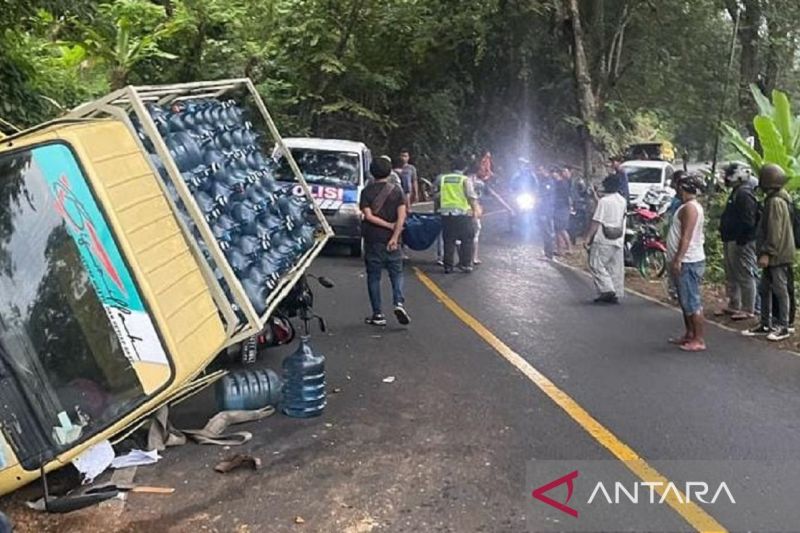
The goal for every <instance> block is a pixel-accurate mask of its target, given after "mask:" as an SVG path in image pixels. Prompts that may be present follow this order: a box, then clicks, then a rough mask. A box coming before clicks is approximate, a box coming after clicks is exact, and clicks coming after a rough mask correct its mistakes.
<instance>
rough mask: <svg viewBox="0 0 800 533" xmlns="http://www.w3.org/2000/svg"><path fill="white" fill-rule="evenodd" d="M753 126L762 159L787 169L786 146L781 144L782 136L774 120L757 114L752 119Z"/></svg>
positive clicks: (787, 156)
mask: <svg viewBox="0 0 800 533" xmlns="http://www.w3.org/2000/svg"><path fill="white" fill-rule="evenodd" d="M753 126H755V129H756V134H757V135H758V140H759V142H760V143H761V149H762V151H763V152H764V161H766V162H768V163H775V164H776V165H778V166H780V167H781V168H783V169H785V170H788V166H789V154H788V153H787V147H786V146H784V144H783V138H782V137H781V134H780V132H779V131H778V127H777V126H776V125H775V121H774V120H772V118H770V117H765V116H763V115H759V116H757V117H756V118H755V119H753Z"/></svg>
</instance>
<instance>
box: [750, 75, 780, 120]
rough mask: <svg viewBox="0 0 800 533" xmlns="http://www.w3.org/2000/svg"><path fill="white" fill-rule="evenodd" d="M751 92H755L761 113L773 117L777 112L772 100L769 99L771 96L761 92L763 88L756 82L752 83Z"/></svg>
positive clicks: (754, 96) (754, 95)
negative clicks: (768, 96)
mask: <svg viewBox="0 0 800 533" xmlns="http://www.w3.org/2000/svg"><path fill="white" fill-rule="evenodd" d="M750 92H751V93H753V98H754V99H755V101H756V104H757V105H758V111H759V113H760V114H762V115H764V116H766V117H771V116H772V115H773V113H774V112H775V107H773V105H772V102H770V101H769V98H767V97H766V96H764V93H762V92H761V89H759V88H758V85H756V84H755V83H751V84H750Z"/></svg>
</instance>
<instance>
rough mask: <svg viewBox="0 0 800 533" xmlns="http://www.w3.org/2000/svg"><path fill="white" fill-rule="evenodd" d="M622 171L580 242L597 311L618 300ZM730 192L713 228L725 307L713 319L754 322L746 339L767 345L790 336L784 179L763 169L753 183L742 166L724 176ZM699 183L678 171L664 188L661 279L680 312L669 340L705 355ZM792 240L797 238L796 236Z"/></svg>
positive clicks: (793, 221)
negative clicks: (669, 200)
mask: <svg viewBox="0 0 800 533" xmlns="http://www.w3.org/2000/svg"><path fill="white" fill-rule="evenodd" d="M623 182H624V171H622V170H621V169H619V167H617V171H616V172H614V173H612V174H611V175H610V176H609V177H607V178H606V179H605V181H604V182H603V186H602V189H601V191H600V198H599V201H598V203H597V208H596V210H595V213H594V216H593V217H592V224H591V227H590V230H589V232H588V234H587V246H588V248H589V265H590V270H591V272H592V275H593V277H594V281H595V285H596V287H597V291H598V293H599V295H598V297H597V299H596V300H595V301H596V302H598V303H612V304H613V303H618V302H619V301H620V299H621V298H622V297H623V295H624V273H623V272H624V267H623V265H624V259H623V247H624V233H625V222H626V216H625V213H626V211H627V208H628V198H627V196H626V193H625V188H624V186H623ZM724 182H725V185H726V187H727V188H728V189H729V190H730V192H729V195H728V198H727V202H726V205H725V208H724V211H723V213H722V216H721V220H720V228H719V231H720V237H721V240H722V242H723V247H724V268H725V276H726V281H727V283H726V288H727V297H728V305H727V307H726V308H724V309H722V310H720V311H718V314H719V315H728V316H730V318H731V319H732V320H735V321H746V320H755V319H758V323H757V324H756V325H754V326H753V327H751V328H750V329H747V330H745V331H744V332H743V333H744V334H745V335H748V336H764V337H766V338H767V339H768V340H770V341H782V340H785V339H787V338H788V337H789V336H790V335H791V334H792V333H793V331H794V327H793V325H794V314H795V298H794V272H793V266H794V260H795V250H796V247H797V246H796V237H795V230H796V227H797V222H798V221H800V219H798V217H797V213H796V211H795V205H794V203H793V200H792V198H791V196H790V195H789V193H788V192H787V191H786V189H785V186H786V183H787V176H786V173H785V172H784V171H783V170H782V169H781V168H780V167H779V166H777V165H765V166H764V167H762V168H761V169H760V171H759V173H758V176H757V177H756V176H754V175H753V173H752V171H751V169H750V168H749V167H748V166H746V165H744V164H742V163H733V164H731V165H729V166H728V167H726V168H725V171H724ZM705 185H706V183H705V180H704V179H703V178H702V177H701V176H699V175H697V174H691V173H687V172H684V171H678V172H676V173H675V175H674V176H673V178H672V183H671V186H672V188H673V189H674V190H675V191H676V196H675V200H674V202H673V205H672V206H671V208H670V210H669V211H668V224H669V230H668V234H667V243H666V247H667V251H666V256H667V261H668V265H669V268H668V272H667V276H668V279H669V282H670V286H671V288H672V290H673V291H674V292H675V295H676V296H677V298H678V302H679V303H680V307H681V309H682V310H683V316H684V324H685V328H686V329H685V332H684V334H683V335H681V336H679V337H677V338H674V339H671V342H673V343H674V344H676V345H678V346H679V347H680V348H681V349H682V350H684V351H690V352H699V351H704V350H705V349H706V343H705V337H704V315H703V298H702V291H701V286H702V282H703V277H704V273H705V268H706V253H705V224H706V218H705V210H704V208H703V205H702V203H700V202H699V201H698V195H699V194H701V193H702V192H703V190H704V189H705ZM799 236H800V235H799Z"/></svg>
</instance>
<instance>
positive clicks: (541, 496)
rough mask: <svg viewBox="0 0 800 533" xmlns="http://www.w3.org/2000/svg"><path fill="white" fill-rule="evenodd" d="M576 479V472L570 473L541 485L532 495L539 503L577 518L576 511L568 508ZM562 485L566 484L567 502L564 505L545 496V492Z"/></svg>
mask: <svg viewBox="0 0 800 533" xmlns="http://www.w3.org/2000/svg"><path fill="white" fill-rule="evenodd" d="M577 477H578V471H577V470H575V471H574V472H570V473H569V474H567V475H566V476H564V477H560V478H558V479H555V480H553V481H551V482H550V483H548V484H546V485H542V486H541V487H539V488H538V489H534V491H533V493H532V495H533V497H534V498H536V499H537V500H539V501H540V502H543V503H546V504H547V505H549V506H550V507H555V508H556V509H558V510H559V511H561V512H562V513H566V514H568V515H570V516H574V517H575V518H578V511H576V510H575V509H573V508H572V507H570V506H568V505H567V504H568V503H569V500H570V499H571V498H572V491H573V490H574V489H575V486H574V485H573V481H574V480H575V479H576V478H577ZM564 483H566V484H567V500H566V501H565V502H564V503H561V502H557V501H555V500H554V499H552V498H550V497H548V496H545V493H546V492H549V491H551V490H553V489H554V488H556V487H558V486H559V485H563V484H564Z"/></svg>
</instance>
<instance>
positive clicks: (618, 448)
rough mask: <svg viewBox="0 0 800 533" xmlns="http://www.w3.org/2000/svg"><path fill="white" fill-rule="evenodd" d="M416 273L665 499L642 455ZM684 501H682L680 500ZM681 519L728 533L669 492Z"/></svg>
mask: <svg viewBox="0 0 800 533" xmlns="http://www.w3.org/2000/svg"><path fill="white" fill-rule="evenodd" d="M414 273H415V274H416V275H417V278H419V280H420V281H421V282H422V284H423V285H425V287H427V288H428V290H430V291H431V292H432V293H433V295H434V296H436V298H438V299H439V300H440V301H441V302H442V304H443V305H444V306H445V307H447V309H449V310H450V311H451V312H452V313H453V314H454V315H456V316H457V317H458V318H459V319H460V320H461V321H462V322H464V323H465V324H466V325H467V326H469V327H470V329H472V330H473V331H474V332H475V333H477V334H478V336H480V337H481V338H482V339H483V340H484V341H486V343H487V344H489V345H490V346H491V347H492V348H494V349H495V350H496V351H497V353H499V354H500V355H501V356H503V358H505V359H506V360H507V361H508V362H509V363H511V364H512V365H514V366H515V367H516V368H517V370H519V371H520V372H522V373H523V374H525V376H526V377H527V378H528V379H530V380H531V381H532V382H533V383H534V385H536V386H537V387H538V388H539V389H541V391H542V392H544V393H545V394H546V395H547V396H548V397H550V399H551V400H553V401H554V402H555V403H556V405H558V406H559V407H560V408H561V409H563V410H564V411H565V412H566V413H567V414H568V415H569V416H570V417H572V419H573V420H575V422H577V423H578V425H580V426H581V427H582V428H583V429H584V430H585V431H586V432H587V433H589V435H590V436H591V437H592V438H593V439H594V440H596V441H597V442H598V443H599V444H601V445H602V446H604V447H605V448H606V449H607V450H608V451H610V452H611V453H612V455H614V457H616V458H617V459H619V460H620V461H622V463H623V464H624V465H625V466H626V467H627V468H628V469H629V470H630V471H631V472H633V473H634V474H635V475H636V476H637V477H638V478H639V479H641V480H642V481H644V482H653V483H661V485H658V486H659V487H660V488H658V489H656V490H657V492H658V493H659V494H660V495H661V496H662V497H663V496H664V492H665V489H666V486H667V485H668V483H669V480H668V479H667V478H666V477H665V476H663V475H662V474H660V473H659V472H658V471H657V470H656V469H655V468H653V467H652V466H650V465H649V464H648V463H647V462H646V461H645V460H644V459H642V458H641V457H640V456H639V454H637V453H636V452H635V451H634V450H633V449H632V448H631V447H630V446H628V445H627V444H625V443H624V442H622V441H621V440H620V439H619V438H617V436H616V435H614V434H613V433H611V431H610V430H609V429H607V428H606V427H605V426H603V425H602V424H601V423H600V422H598V421H597V420H596V419H595V418H594V417H593V416H592V415H590V414H589V413H588V411H586V409H584V408H583V407H581V406H580V404H578V402H576V401H575V400H573V399H572V398H571V397H570V396H569V395H568V394H567V393H566V392H564V391H562V390H561V389H559V388H558V387H557V386H556V385H555V383H553V382H552V381H550V380H549V379H548V378H547V377H546V376H544V374H542V373H541V372H539V371H538V370H536V369H535V368H534V367H533V366H532V365H531V364H530V363H529V362H528V361H526V360H525V359H523V358H522V356H520V355H519V354H518V353H516V352H515V351H514V350H512V349H511V348H509V347H508V346H507V345H506V344H505V343H504V342H503V341H501V340H500V339H499V338H497V336H496V335H495V334H494V333H492V332H491V331H489V329H488V328H486V326H484V325H483V324H481V323H480V322H478V320H477V319H475V318H474V317H473V316H472V315H470V314H469V313H467V311H465V310H464V308H462V307H461V306H460V305H458V304H457V303H456V302H455V301H454V300H453V299H452V298H450V297H449V296H448V295H447V294H446V293H445V292H444V291H443V290H442V289H440V288H439V286H438V285H436V283H434V281H433V280H432V279H431V278H429V277H428V276H427V275H426V274H425V273H424V272H422V270H420V269H419V268H417V267H414ZM681 500H682V501H681ZM665 501H666V502H667V503H668V504H669V505H670V507H672V508H673V509H674V510H675V511H676V512H677V513H678V514H679V515H681V517H682V518H683V519H684V520H686V521H687V522H688V523H689V524H691V525H692V527H694V528H695V529H696V530H697V531H701V532H725V531H727V530H726V529H725V527H723V526H722V525H721V524H720V523H719V522H717V521H716V520H715V519H714V517H712V516H711V515H709V514H708V513H707V512H706V511H705V510H703V508H702V507H700V506H699V505H697V504H695V503H693V502H690V501H688V498H686V496H685V495H683V494H681V495H680V499H679V498H678V495H676V494H675V492H674V491H671V490H670V491H669V492H668V493H667V497H666V500H665Z"/></svg>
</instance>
